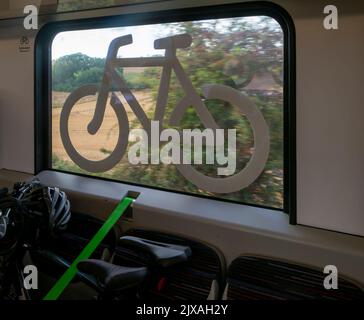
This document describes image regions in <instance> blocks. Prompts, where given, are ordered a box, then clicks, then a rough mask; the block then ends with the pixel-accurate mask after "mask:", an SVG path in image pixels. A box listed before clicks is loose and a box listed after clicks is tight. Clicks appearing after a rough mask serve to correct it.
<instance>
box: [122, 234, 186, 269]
mask: <svg viewBox="0 0 364 320" xmlns="http://www.w3.org/2000/svg"><path fill="white" fill-rule="evenodd" d="M120 244H121V245H122V246H123V247H125V248H130V249H133V250H136V251H139V252H142V253H146V254H148V255H149V257H150V258H151V260H152V261H151V262H152V263H153V264H155V265H157V266H159V267H163V268H166V267H170V266H173V265H176V264H179V263H182V262H186V261H188V259H189V257H190V256H191V254H192V251H191V249H190V247H187V246H180V245H174V244H167V243H162V242H157V241H151V240H147V239H143V238H138V237H132V236H124V237H121V238H120Z"/></svg>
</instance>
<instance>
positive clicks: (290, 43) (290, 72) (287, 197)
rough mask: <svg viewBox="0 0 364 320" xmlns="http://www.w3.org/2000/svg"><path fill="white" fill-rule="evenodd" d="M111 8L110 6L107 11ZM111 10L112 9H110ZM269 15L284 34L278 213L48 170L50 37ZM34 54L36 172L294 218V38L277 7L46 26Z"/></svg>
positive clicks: (216, 8)
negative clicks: (285, 214) (113, 29)
mask: <svg viewBox="0 0 364 320" xmlns="http://www.w3.org/2000/svg"><path fill="white" fill-rule="evenodd" d="M112 8H114V7H112ZM112 8H111V9H112ZM257 15H261V16H268V17H271V18H273V19H275V20H276V21H277V22H278V24H279V25H280V27H281V28H282V32H283V52H284V59H283V60H284V66H283V78H284V80H283V209H280V208H272V207H268V206H264V205H259V204H251V203H242V202H239V201H236V200H229V199H221V198H214V197H211V196H206V195H199V194H193V193H188V192H184V191H177V190H169V189H167V188H161V187H155V186H146V185H143V184H138V183H132V182H128V181H120V180H115V179H108V178H103V177H97V176H90V175H86V174H81V173H74V172H68V171H63V170H57V169H53V168H52V154H51V151H52V136H51V135H52V101H51V89H52V82H51V76H52V72H51V63H52V60H51V47H52V43H53V39H54V37H55V36H56V35H57V34H58V33H60V32H63V31H72V30H86V29H96V28H108V27H123V26H135V25H144V24H156V23H170V22H183V21H193V20H202V19H214V18H215V19H218V18H233V17H249V16H257ZM34 50H35V52H34V59H35V60H34V66H35V70H34V71H35V72H34V77H35V79H34V93H35V94H34V108H35V112H34V115H35V117H34V123H35V132H34V143H35V144H34V145H35V159H34V163H35V168H34V171H35V174H38V173H39V172H41V171H44V170H51V171H58V172H66V173H68V174H74V175H79V176H85V177H89V178H92V179H101V180H106V181H113V182H118V183H122V184H126V185H136V186H142V187H144V188H151V189H157V190H163V191H168V192H175V193H180V194H186V195H189V196H196V197H202V198H208V199H213V200H216V201H225V202H233V203H238V204H242V205H247V206H252V207H260V208H267V209H269V210H277V211H283V212H285V213H287V214H289V220H290V223H291V224H297V217H296V203H297V200H296V39H295V27H294V22H293V20H292V18H291V17H290V15H289V14H288V13H287V11H286V10H285V9H283V8H282V7H281V6H279V5H276V4H273V3H270V2H258V1H256V2H248V3H238V4H228V5H226V4H225V5H213V6H202V7H193V8H182V9H170V10H163V11H152V12H144V13H126V14H121V15H113V16H106V17H95V18H86V19H75V20H66V21H56V22H49V23H47V24H45V25H44V26H43V27H42V28H41V30H40V31H39V32H38V34H37V37H36V39H35V49H34Z"/></svg>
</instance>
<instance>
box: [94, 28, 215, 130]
mask: <svg viewBox="0 0 364 320" xmlns="http://www.w3.org/2000/svg"><path fill="white" fill-rule="evenodd" d="M191 41H192V40H191V37H190V36H189V35H177V36H173V37H168V38H163V39H158V40H156V41H155V43H154V47H155V48H156V49H165V55H164V56H163V57H141V58H117V53H118V50H119V48H120V47H122V46H126V45H128V44H131V43H132V42H133V40H132V36H131V35H128V36H123V37H119V38H116V39H115V40H113V41H112V42H111V44H110V47H109V50H108V54H107V58H106V65H105V72H104V75H103V80H102V84H101V87H100V90H99V96H98V99H97V103H96V108H95V114H94V117H93V119H92V120H91V122H90V124H89V126H88V132H89V133H90V134H95V133H96V132H97V131H98V129H99V128H100V127H101V124H102V121H103V118H104V114H105V108H106V101H107V98H108V94H109V91H110V89H111V86H112V84H113V83H114V84H116V86H117V88H118V89H120V92H121V93H122V95H123V96H124V97H125V99H126V101H127V102H128V104H129V105H130V107H131V109H132V110H133V112H134V114H135V116H136V117H137V118H138V119H139V121H140V123H141V124H142V126H143V128H144V129H145V130H146V131H147V132H149V131H150V121H149V119H148V117H147V115H146V114H145V112H144V110H143V108H142V107H141V106H140V104H139V102H138V101H137V99H136V98H135V96H134V95H133V93H132V91H131V90H130V89H129V88H128V86H127V84H126V81H125V80H124V79H123V78H122V77H120V76H119V75H118V73H117V72H116V69H117V68H128V67H162V68H163V70H162V75H161V80H160V85H159V90H158V96H157V102H156V109H155V113H154V120H155V121H159V123H160V128H161V129H163V119H164V116H165V110H166V106H167V102H168V91H169V86H170V81H171V74H172V71H174V72H175V74H176V77H177V79H178V81H179V82H180V84H181V86H182V89H183V90H184V92H185V94H186V95H185V96H184V97H183V98H182V99H181V101H180V102H179V103H178V104H177V105H176V106H175V108H174V110H173V112H172V114H171V118H170V120H169V124H170V125H178V124H179V122H180V120H181V119H182V117H183V115H184V113H185V111H186V109H187V108H188V107H189V106H194V107H195V109H196V112H197V114H198V116H199V118H200V119H201V121H202V123H203V124H204V126H205V127H206V128H211V129H218V128H219V126H218V125H217V123H216V122H215V120H214V118H213V117H212V115H211V114H210V112H209V111H208V109H207V108H206V106H205V104H204V103H203V102H202V100H201V97H200V96H199V94H198V93H197V91H196V90H195V88H194V87H193V84H192V82H191V81H190V79H189V78H188V76H187V75H186V73H185V71H184V69H183V67H182V65H181V63H180V62H179V60H178V58H177V56H176V53H177V48H182V47H186V45H187V46H189V45H190V44H191Z"/></svg>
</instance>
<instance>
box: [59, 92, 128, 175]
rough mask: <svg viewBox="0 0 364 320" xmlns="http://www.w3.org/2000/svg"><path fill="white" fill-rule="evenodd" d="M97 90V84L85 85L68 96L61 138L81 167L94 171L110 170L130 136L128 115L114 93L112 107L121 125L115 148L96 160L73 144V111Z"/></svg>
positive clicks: (119, 157) (124, 148)
mask: <svg viewBox="0 0 364 320" xmlns="http://www.w3.org/2000/svg"><path fill="white" fill-rule="evenodd" d="M97 92H98V87H97V86H96V85H85V86H82V87H80V88H78V89H76V90H75V91H73V92H72V93H71V94H70V95H69V96H68V98H67V100H66V102H65V104H64V106H63V108H62V112H61V120H60V133H61V139H62V142H63V146H64V148H65V150H66V152H67V154H68V155H69V157H70V158H71V159H72V161H73V162H74V163H76V164H77V165H78V166H79V167H80V168H81V169H84V170H86V171H88V172H93V173H98V172H105V171H108V170H110V169H112V168H113V167H114V166H115V165H116V164H118V163H119V161H120V160H121V158H122V157H123V155H124V153H125V151H126V148H127V145H128V136H129V121H128V116H127V114H126V111H125V109H124V107H123V105H122V103H121V101H120V100H119V99H118V98H117V97H116V95H114V94H113V96H112V99H111V107H112V108H113V110H114V112H115V114H116V117H117V120H118V126H119V135H118V141H117V144H116V147H115V149H114V150H113V151H112V152H111V154H110V155H109V156H108V157H106V158H105V159H102V160H96V161H94V160H89V159H87V158H85V157H83V156H82V155H81V154H80V153H79V152H78V151H77V150H76V148H75V147H74V146H73V144H72V141H71V138H70V134H69V117H70V115H71V111H72V109H73V107H74V106H75V104H76V103H77V101H79V100H80V99H81V98H83V97H86V96H89V95H95V94H96V93H97Z"/></svg>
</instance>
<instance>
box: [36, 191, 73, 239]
mask: <svg viewBox="0 0 364 320" xmlns="http://www.w3.org/2000/svg"><path fill="white" fill-rule="evenodd" d="M43 192H44V193H45V195H44V199H45V201H46V204H47V208H48V213H49V224H48V227H49V230H50V231H51V232H52V233H53V231H62V230H64V229H66V227H67V223H68V221H69V220H70V218H71V211H70V202H69V200H68V199H67V196H66V194H65V193H64V192H63V191H61V190H60V189H59V188H57V187H54V188H50V187H47V188H44V189H43Z"/></svg>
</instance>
